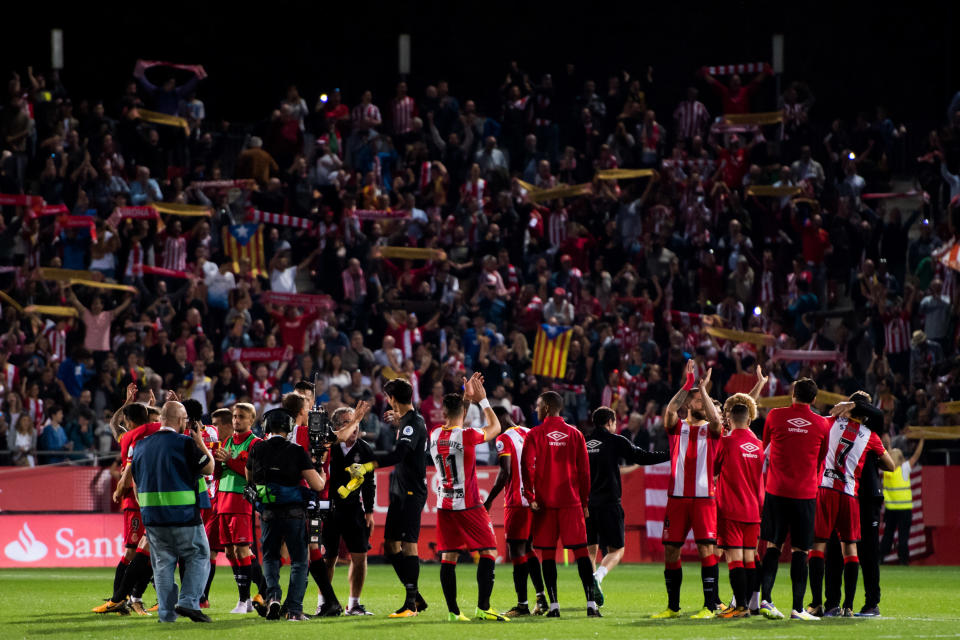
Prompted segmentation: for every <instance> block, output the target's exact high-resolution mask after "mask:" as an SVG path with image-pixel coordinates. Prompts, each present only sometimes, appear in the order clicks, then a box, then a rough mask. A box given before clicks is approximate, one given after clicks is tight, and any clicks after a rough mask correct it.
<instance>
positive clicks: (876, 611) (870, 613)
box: [853, 605, 880, 618]
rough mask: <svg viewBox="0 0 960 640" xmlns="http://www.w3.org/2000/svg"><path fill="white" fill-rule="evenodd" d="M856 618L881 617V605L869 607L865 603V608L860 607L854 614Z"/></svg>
mask: <svg viewBox="0 0 960 640" xmlns="http://www.w3.org/2000/svg"><path fill="white" fill-rule="evenodd" d="M853 616H854V617H855V618H879V617H880V607H868V606H867V605H863V609H860V612H859V613H855V614H853Z"/></svg>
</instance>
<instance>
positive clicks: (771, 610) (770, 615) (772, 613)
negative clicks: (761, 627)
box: [760, 600, 783, 620]
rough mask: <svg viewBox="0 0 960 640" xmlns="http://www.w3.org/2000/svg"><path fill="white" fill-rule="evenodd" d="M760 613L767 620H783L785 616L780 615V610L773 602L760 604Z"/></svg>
mask: <svg viewBox="0 0 960 640" xmlns="http://www.w3.org/2000/svg"><path fill="white" fill-rule="evenodd" d="M760 613H761V614H762V615H763V617H764V618H766V619H767V620H783V614H782V613H780V610H779V609H777V608H776V607H775V606H773V603H772V602H767V601H766V600H764V601H763V602H761V603H760Z"/></svg>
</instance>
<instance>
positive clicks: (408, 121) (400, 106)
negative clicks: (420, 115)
mask: <svg viewBox="0 0 960 640" xmlns="http://www.w3.org/2000/svg"><path fill="white" fill-rule="evenodd" d="M391 107H392V110H393V133H394V134H396V135H399V134H402V133H409V132H410V131H411V130H413V119H414V117H416V115H417V105H416V103H414V101H413V98H411V97H410V96H404V97H402V98H400V99H399V100H398V99H396V98H394V99H393V102H392V103H391Z"/></svg>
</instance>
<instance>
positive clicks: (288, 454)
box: [246, 409, 326, 620]
mask: <svg viewBox="0 0 960 640" xmlns="http://www.w3.org/2000/svg"><path fill="white" fill-rule="evenodd" d="M293 427H294V420H293V418H292V417H290V414H289V413H287V412H286V411H285V410H283V409H274V410H273V411H268V412H267V413H266V414H264V416H263V429H264V432H265V435H266V440H264V441H263V442H262V443H259V444H257V446H255V447H253V448H252V449H251V450H250V454H249V456H248V457H247V468H246V477H247V481H248V482H249V483H251V484H254V485H256V486H257V497H258V507H260V508H262V515H261V523H262V529H263V530H262V533H261V539H260V543H261V546H262V547H263V569H264V578H265V579H266V582H267V598H268V604H267V612H266V617H267V619H268V620H276V619H278V618H279V617H280V613H281V605H280V596H281V595H282V592H281V589H280V547H281V545H282V544H283V543H284V542H286V544H287V551H288V553H289V554H290V585H289V587H288V588H287V598H286V600H285V601H284V603H283V606H282V609H284V610H286V617H287V620H309V618H307V616H305V615H304V614H303V594H304V592H305V591H306V589H307V525H306V519H307V511H306V508H305V506H304V505H305V500H304V495H303V492H302V491H301V481H304V480H305V481H306V482H307V484H308V485H309V486H310V488H311V489H313V490H314V491H322V490H323V487H324V485H325V483H326V477H325V476H324V475H321V474H320V473H318V472H317V470H316V469H314V466H313V462H312V461H311V460H310V457H309V456H308V455H307V453H306V451H304V450H303V448H302V447H299V446H297V445H296V444H294V443H292V442H288V441H287V435H288V434H289V433H290V431H291V430H292V429H293Z"/></svg>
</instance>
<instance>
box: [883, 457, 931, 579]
mask: <svg viewBox="0 0 960 640" xmlns="http://www.w3.org/2000/svg"><path fill="white" fill-rule="evenodd" d="M922 488H923V467H922V466H917V467H916V468H913V469H911V470H910V492H911V493H912V494H913V514H912V517H911V519H910V542H909V548H910V557H911V558H918V557H920V556H924V555H926V554H927V530H926V527H925V526H924V524H923V491H922ZM884 529H886V526H885V524H884V522H883V520H881V521H880V536H883V532H884ZM899 539H900V532H899V531H896V532H894V534H893V540H894V543H893V547H892V550H891V551H890V553H888V554H887V556H886V557H885V558H883V561H884V562H895V561H896V560H897V543H898V542H899Z"/></svg>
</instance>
